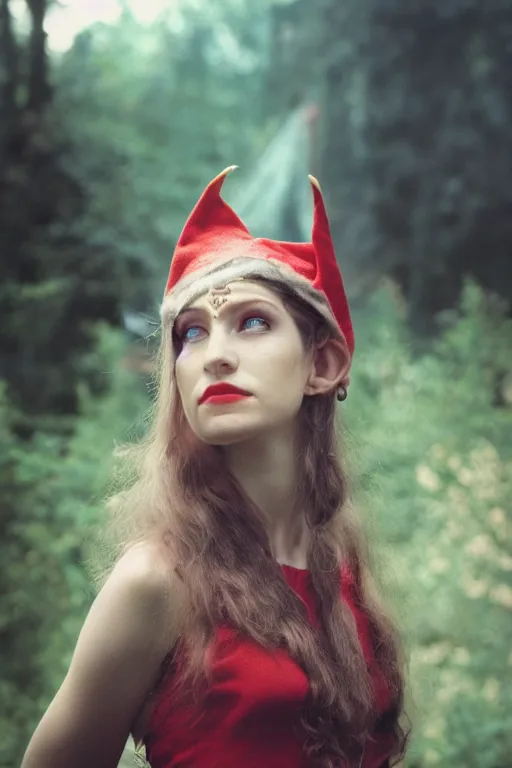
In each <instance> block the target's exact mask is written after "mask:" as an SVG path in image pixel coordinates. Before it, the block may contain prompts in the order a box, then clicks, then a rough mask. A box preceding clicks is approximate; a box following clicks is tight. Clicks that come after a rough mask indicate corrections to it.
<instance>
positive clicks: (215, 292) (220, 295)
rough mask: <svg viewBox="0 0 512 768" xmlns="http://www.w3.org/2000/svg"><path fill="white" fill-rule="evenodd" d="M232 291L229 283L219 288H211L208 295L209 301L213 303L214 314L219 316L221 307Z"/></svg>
mask: <svg viewBox="0 0 512 768" xmlns="http://www.w3.org/2000/svg"><path fill="white" fill-rule="evenodd" d="M230 293H231V288H230V287H229V285H224V286H219V287H218V288H211V289H210V291H209V292H208V295H207V297H206V298H207V300H208V302H209V303H210V304H211V305H212V308H213V310H214V312H213V316H214V317H218V314H219V308H220V307H222V305H223V304H225V303H226V301H227V300H228V295H229V294H230Z"/></svg>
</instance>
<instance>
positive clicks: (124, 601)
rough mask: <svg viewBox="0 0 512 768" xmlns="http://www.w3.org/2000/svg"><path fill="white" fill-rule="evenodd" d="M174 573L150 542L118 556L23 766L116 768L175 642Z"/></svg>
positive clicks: (29, 767)
mask: <svg viewBox="0 0 512 768" xmlns="http://www.w3.org/2000/svg"><path fill="white" fill-rule="evenodd" d="M172 584H173V579H172V578H169V569H168V567H167V566H166V565H165V563H164V562H163V560H162V558H161V557H159V556H158V554H157V553H156V552H155V550H154V548H152V547H151V546H150V545H145V544H142V545H137V546H135V547H133V548H132V549H130V550H129V551H128V552H127V553H126V554H125V555H123V557H122V558H121V559H120V560H119V562H118V563H117V565H116V567H115V568H114V570H113V571H112V573H111V575H110V576H109V578H108V580H107V581H106V583H105V585H104V587H103V588H102V590H101V592H100V593H99V595H98V597H97V598H96V600H95V602H94V604H93V606H92V608H91V610H90V612H89V615H88V616H87V619H86V621H85V623H84V626H83V628H82V631H81V633H80V636H79V638H78V642H77V645H76V648H75V652H74V655H73V659H72V662H71V665H70V668H69V671H68V674H67V675H66V678H65V680H64V682H63V684H62V686H61V688H60V689H59V691H58V693H57V694H56V696H55V698H54V700H53V701H52V703H51V705H50V707H49V708H48V710H47V711H46V713H45V715H44V716H43V718H42V720H41V722H40V723H39V725H38V727H37V729H36V731H35V733H34V735H33V736H32V739H31V741H30V743H29V745H28V748H27V751H26V753H25V756H24V758H23V762H22V766H21V768H71V766H73V768H91V766H94V768H115V766H117V764H118V762H119V759H120V757H121V753H122V752H123V749H124V746H125V744H126V741H127V739H128V737H129V734H130V729H131V726H132V723H133V721H134V720H135V717H136V715H137V712H138V711H139V709H140V708H141V706H142V704H143V702H144V699H145V698H146V696H147V695H148V693H149V691H150V690H151V687H152V686H153V684H154V683H155V681H156V679H157V677H158V673H159V668H160V664H161V662H162V659H163V658H164V656H165V654H166V652H167V651H168V650H169V649H170V648H171V647H172V645H173V642H174V638H173V635H174V632H173V628H172V625H173V622H172V621H171V614H172V609H171V606H172V603H173V598H172V593H173V586H172Z"/></svg>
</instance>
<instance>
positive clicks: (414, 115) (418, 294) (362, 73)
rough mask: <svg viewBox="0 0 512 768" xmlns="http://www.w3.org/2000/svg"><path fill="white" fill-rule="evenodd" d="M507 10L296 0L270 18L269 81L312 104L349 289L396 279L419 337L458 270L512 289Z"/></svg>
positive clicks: (505, 6) (446, 298)
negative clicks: (272, 22)
mask: <svg viewBox="0 0 512 768" xmlns="http://www.w3.org/2000/svg"><path fill="white" fill-rule="evenodd" d="M511 13H512V1H511V0H488V1H487V2H485V3H481V2H478V0H429V2H408V1H407V0H367V2H364V3H361V2H359V0H346V1H345V2H338V0H318V2H316V3H309V2H307V0H297V1H296V2H294V3H291V4H289V5H283V6H280V7H279V9H278V12H276V14H275V15H276V19H275V25H276V31H275V34H274V37H275V39H276V40H277V41H278V42H277V43H276V45H275V50H274V52H273V55H274V63H275V67H274V69H276V71H277V72H278V73H279V75H275V76H274V79H275V78H276V77H278V82H277V83H276V85H275V87H276V88H277V89H278V90H279V91H280V92H282V91H283V90H284V92H285V93H288V94H294V93H297V91H298V92H299V93H302V94H304V93H306V92H308V91H311V92H312V93H313V94H314V98H315V99H316V101H317V103H318V105H319V107H320V119H319V121H318V122H319V125H318V126H317V129H316V133H317V136H318V146H317V148H316V155H317V160H316V164H317V165H318V176H319V178H321V179H322V183H323V185H324V186H325V189H326V191H327V193H328V197H329V201H330V203H331V209H332V212H333V216H332V228H333V233H334V237H335V240H336V243H337V247H338V253H339V254H340V257H341V258H342V262H343V265H344V268H345V270H346V273H347V278H348V285H350V286H351V289H352V291H353V292H354V293H356V294H358V295H362V296H364V295H366V294H367V291H368V286H369V285H374V284H375V283H376V282H377V281H378V280H379V279H380V277H381V276H382V275H387V276H390V277H392V278H393V279H395V280H396V281H397V282H399V284H400V285H401V287H402V290H403V292H404V295H405V296H406V298H407V301H408V317H409V322H410V324H411V326H412V327H413V329H414V330H415V332H416V333H418V334H421V335H425V334H427V335H428V334H430V333H432V331H433V330H435V315H436V314H437V313H438V312H439V311H442V310H443V309H445V308H447V307H453V306H454V305H456V303H457V301H458V296H459V293H460V289H461V285H462V279H463V277H464V275H467V274H469V275H472V276H473V278H474V279H476V280H477V281H478V282H479V283H480V284H481V285H483V286H484V287H486V288H488V289H490V290H492V291H495V292H497V293H499V294H501V295H502V296H504V297H506V298H510V296H512V268H511V260H510V257H509V254H510V249H511V244H512V227H511V223H510V222H511V221H512V217H511V211H512V193H511V187H510V183H509V176H510V166H511V163H512V138H511V137H512V131H511V124H512V81H511V72H512V66H511V64H512V60H511V57H512V27H511V25H510V17H511ZM281 65H282V66H281Z"/></svg>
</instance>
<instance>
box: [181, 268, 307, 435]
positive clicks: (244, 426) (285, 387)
mask: <svg viewBox="0 0 512 768" xmlns="http://www.w3.org/2000/svg"><path fill="white" fill-rule="evenodd" d="M174 331H175V334H176V337H177V338H178V340H179V344H178V349H179V352H178V357H177V360H176V381H177V385H178V390H179V393H180V396H181V401H182V404H183V410H184V412H185V416H186V418H187V421H188V423H189V424H190V427H191V428H192V430H193V432H194V433H195V434H196V435H197V437H199V438H200V439H201V440H203V441H204V442H206V443H210V444H212V445H230V444H232V443H237V442H241V441H244V440H248V439H251V438H253V437H256V436H262V435H263V434H264V433H266V432H268V433H269V434H270V433H271V432H275V431H276V430H279V431H281V430H282V429H285V428H286V429H289V427H290V426H291V425H292V424H293V422H294V420H295V418H296V416H297V413H298V411H299V409H300V406H301V403H302V399H303V396H304V391H305V386H306V383H307V381H308V376H309V375H310V372H311V366H312V358H313V354H312V353H308V352H306V351H305V350H304V346H303V343H302V339H301V337H300V334H299V331H298V329H297V326H296V324H295V321H294V320H293V318H292V316H291V315H290V313H289V312H288V310H287V309H286V308H285V306H284V304H283V302H282V300H281V298H280V297H279V296H278V295H277V294H276V293H274V292H273V291H272V290H270V289H268V288H266V287H265V286H263V285H260V284H259V283H252V282H250V281H243V282H234V283H230V284H229V286H227V287H226V288H224V289H218V290H217V291H215V290H214V291H211V292H210V293H209V294H206V295H204V296H202V297H201V298H199V299H198V300H197V301H195V302H194V304H193V305H191V306H190V307H187V309H185V310H183V312H181V313H180V315H179V317H178V318H177V320H176V323H175V326H174ZM226 385H228V386H226ZM230 387H235V388H237V390H241V392H240V391H238V392H237V391H229V390H230ZM210 388H211V389H210Z"/></svg>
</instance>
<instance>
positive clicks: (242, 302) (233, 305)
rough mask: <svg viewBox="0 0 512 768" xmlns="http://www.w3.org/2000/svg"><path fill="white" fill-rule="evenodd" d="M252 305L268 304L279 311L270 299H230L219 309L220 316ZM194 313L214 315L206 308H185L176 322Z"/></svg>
mask: <svg viewBox="0 0 512 768" xmlns="http://www.w3.org/2000/svg"><path fill="white" fill-rule="evenodd" d="M251 304H253V305H254V304H267V305H268V306H269V307H272V308H273V309H279V307H278V306H277V305H276V304H274V302H273V301H270V300H269V299H264V298H261V299H260V298H254V299H233V300H230V299H228V300H227V301H226V302H225V303H224V304H222V305H221V306H220V307H219V309H218V316H219V317H220V316H221V315H222V313H223V312H224V313H225V312H227V313H228V314H229V313H230V312H231V311H235V310H237V309H240V308H242V307H245V306H248V305H251ZM193 312H199V313H202V314H212V315H213V311H210V310H208V309H207V308H206V307H185V309H182V311H181V312H180V313H179V314H178V316H177V317H176V322H178V321H179V320H180V319H181V318H182V317H184V316H185V315H187V314H192V313H193Z"/></svg>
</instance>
